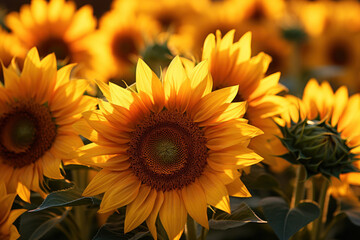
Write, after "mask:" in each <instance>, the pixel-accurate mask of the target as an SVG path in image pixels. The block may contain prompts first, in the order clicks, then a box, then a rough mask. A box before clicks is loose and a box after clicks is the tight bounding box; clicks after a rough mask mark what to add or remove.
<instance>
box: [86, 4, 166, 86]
mask: <svg viewBox="0 0 360 240" xmlns="http://www.w3.org/2000/svg"><path fill="white" fill-rule="evenodd" d="M159 32H160V27H159V26H158V25H157V23H156V22H154V21H153V20H152V19H150V18H148V17H146V16H136V15H135V14H133V13H132V12H123V11H120V10H118V9H116V8H114V9H112V10H111V11H110V12H108V13H107V14H105V15H104V16H103V17H102V18H101V19H100V27H99V30H98V31H97V32H96V33H95V34H94V36H93V38H94V42H97V47H96V48H94V49H93V50H92V51H93V52H94V53H95V54H94V55H96V56H97V57H96V65H97V67H96V68H97V69H99V70H98V71H97V72H99V73H100V72H101V75H99V77H98V79H99V78H100V79H102V80H103V81H105V82H107V81H109V80H110V79H120V80H123V79H125V80H129V79H130V81H131V77H132V76H133V75H134V74H133V73H134V68H135V65H136V59H138V58H139V56H140V54H141V53H142V51H144V49H145V47H146V46H147V45H148V43H149V42H151V41H152V40H153V39H155V36H156V34H158V33H159Z"/></svg>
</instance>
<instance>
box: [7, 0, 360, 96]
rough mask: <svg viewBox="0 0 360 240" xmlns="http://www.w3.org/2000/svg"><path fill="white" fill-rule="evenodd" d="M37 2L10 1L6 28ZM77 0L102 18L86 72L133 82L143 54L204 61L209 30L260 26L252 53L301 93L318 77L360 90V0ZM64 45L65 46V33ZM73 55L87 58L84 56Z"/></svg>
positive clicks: (159, 60) (163, 61)
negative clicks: (261, 55)
mask: <svg viewBox="0 0 360 240" xmlns="http://www.w3.org/2000/svg"><path fill="white" fill-rule="evenodd" d="M29 3H30V1H25V0H19V1H12V0H2V1H1V3H0V8H1V15H0V16H1V19H2V25H3V28H4V29H6V30H7V31H8V32H9V33H11V32H12V31H13V30H14V28H16V26H10V27H9V26H7V24H6V20H5V18H6V15H7V14H8V13H10V12H14V11H15V12H19V11H20V9H21V6H23V5H24V4H29ZM75 3H76V8H77V9H80V8H81V7H83V6H86V5H90V6H91V8H92V9H93V15H94V17H95V18H96V25H95V27H94V28H93V29H92V31H89V32H88V33H87V35H89V36H90V37H89V39H92V40H89V41H88V42H89V43H88V44H83V45H84V48H85V47H86V48H87V49H82V50H81V51H82V52H87V57H86V58H84V59H86V60H84V61H86V62H91V63H85V64H83V66H85V67H84V68H86V69H85V70H86V71H80V72H82V73H83V75H84V74H85V73H86V74H85V76H87V77H89V78H100V79H102V80H104V81H113V82H116V83H118V84H120V85H121V84H123V83H124V81H125V82H126V83H127V84H131V83H132V82H133V81H134V79H133V78H134V77H133V76H134V66H135V63H136V61H137V58H138V57H142V58H144V59H145V60H149V62H151V63H150V65H152V68H153V70H154V71H155V72H158V71H159V65H160V66H161V67H162V68H164V67H166V65H167V64H168V62H169V59H171V57H172V56H174V55H176V54H180V55H182V56H186V57H188V58H190V59H195V60H197V61H200V60H201V49H202V46H203V43H204V40H205V38H206V36H207V35H208V34H209V33H215V31H216V29H219V30H220V31H221V33H222V35H225V33H226V32H228V31H229V30H231V29H235V30H236V34H235V39H234V41H237V40H238V39H239V38H240V37H241V36H242V35H243V34H244V33H246V32H247V31H251V32H252V55H256V54H257V53H259V52H261V51H263V52H265V53H267V54H269V55H270V56H271V57H272V62H271V63H270V66H269V70H268V74H270V73H274V72H277V71H280V72H281V75H282V77H281V83H283V84H284V85H286V86H287V87H288V88H289V90H290V91H291V92H292V93H293V94H295V95H298V96H300V95H301V93H302V92H301V91H302V89H303V87H304V85H305V84H306V82H307V81H308V80H309V79H310V78H317V79H318V80H319V81H322V80H327V81H329V82H330V83H331V85H332V86H333V87H334V88H335V89H336V88H338V87H339V86H341V85H346V86H348V88H349V91H350V93H355V92H359V91H360V17H359V16H360V2H359V1H355V0H354V1H351V0H348V1H325V0H324V1H296V0H292V1H290V0H289V1H284V0H273V1H266V0H247V1H245V0H228V1H210V0H199V1H189V0H171V1H167V0H134V1H126V0H117V1H115V0H114V1H111V0H103V1H96V0H76V1H75ZM20 15H21V14H20ZM20 19H21V18H20ZM84 22H86V19H85V20H84ZM23 24H25V25H26V23H23ZM40 27H41V26H40ZM94 36H95V37H94ZM52 39H54V38H53V37H52ZM23 41H24V40H23ZM72 41H73V40H72ZM91 42H92V43H91ZM94 42H96V44H94ZM49 44H50V46H49ZM51 44H52V43H47V44H45V45H46V46H47V49H54V46H51ZM56 44H57V45H56V47H57V48H58V44H59V41H58V40H57V41H56ZM34 45H41V44H40V43H38V44H37V43H34ZM43 45H44V44H42V46H43ZM25 48H29V46H26V47H25ZM38 48H39V46H38ZM3 55H4V54H3ZM17 55H18V56H19V57H20V56H21V55H24V54H23V53H22V54H19V53H18V54H17ZM57 55H61V54H57ZM4 58H5V57H2V61H3V62H5V63H6V60H4ZM70 59H72V60H73V59H77V61H80V62H81V61H82V59H81V58H77V57H74V58H71V57H70ZM84 72H85V73H84Z"/></svg>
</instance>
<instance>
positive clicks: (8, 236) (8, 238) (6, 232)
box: [0, 182, 26, 240]
mask: <svg viewBox="0 0 360 240" xmlns="http://www.w3.org/2000/svg"><path fill="white" fill-rule="evenodd" d="M15 197H16V194H15V193H12V194H7V192H6V186H5V183H4V182H2V183H0V239H3V240H16V239H18V238H19V237H20V235H19V232H18V230H17V229H16V227H15V226H14V225H13V223H14V222H15V220H16V219H17V218H18V217H19V216H20V215H21V214H23V213H24V212H25V211H26V210H25V209H16V210H12V211H11V207H12V205H13V202H14V199H15Z"/></svg>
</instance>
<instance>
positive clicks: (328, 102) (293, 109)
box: [277, 79, 360, 196]
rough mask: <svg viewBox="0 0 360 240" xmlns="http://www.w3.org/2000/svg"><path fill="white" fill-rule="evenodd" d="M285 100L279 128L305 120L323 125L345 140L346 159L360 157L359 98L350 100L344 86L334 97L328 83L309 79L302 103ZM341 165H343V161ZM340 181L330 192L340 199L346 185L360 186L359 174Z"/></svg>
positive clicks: (346, 189)
mask: <svg viewBox="0 0 360 240" xmlns="http://www.w3.org/2000/svg"><path fill="white" fill-rule="evenodd" d="M287 99H288V100H289V103H290V104H289V106H290V109H289V111H286V112H284V113H283V114H282V118H281V119H277V122H278V123H279V124H280V125H281V126H284V125H285V124H287V125H288V126H291V121H292V122H293V123H295V124H296V123H298V122H301V121H303V120H304V119H306V120H310V121H313V122H323V121H324V122H326V124H327V125H328V128H329V129H330V128H331V129H332V130H331V131H332V132H334V133H338V134H339V135H340V137H341V139H343V140H344V143H345V148H344V149H346V148H348V149H350V152H349V153H348V154H351V155H349V156H350V157H351V156H352V158H353V159H355V160H356V159H357V156H359V154H360V126H359V120H360V113H359V111H357V109H359V107H360V94H355V95H352V96H351V97H349V96H348V90H347V88H346V87H345V86H342V87H340V88H339V89H338V90H337V91H336V92H335V93H334V92H333V90H332V88H331V87H330V84H329V83H328V82H326V81H324V82H322V83H321V85H319V84H318V82H317V81H316V80H315V79H311V80H310V81H309V82H308V83H307V85H306V87H305V89H304V93H303V97H302V99H298V98H297V97H293V96H288V97H287ZM299 115H300V116H299ZM342 161H343V162H345V160H344V159H343V160H342ZM330 165H333V164H330ZM353 165H354V166H355V167H357V168H359V167H360V162H359V161H355V162H353ZM338 170H339V171H343V170H344V171H345V170H346V169H345V168H344V169H338ZM334 179H335V178H333V180H332V182H334ZM340 179H341V181H342V183H339V182H338V181H335V183H334V185H333V189H332V192H333V194H334V195H335V196H342V195H343V194H344V192H346V193H348V194H350V193H349V192H351V191H349V184H352V185H360V181H359V179H360V173H356V172H350V173H342V174H340ZM344 184H345V185H344ZM337 188H339V189H337ZM340 188H341V189H340Z"/></svg>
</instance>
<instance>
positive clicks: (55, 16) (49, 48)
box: [5, 0, 96, 76]
mask: <svg viewBox="0 0 360 240" xmlns="http://www.w3.org/2000/svg"><path fill="white" fill-rule="evenodd" d="M5 21H6V25H7V26H8V27H9V28H10V29H11V31H12V32H13V33H14V35H15V36H16V37H17V38H18V39H19V40H20V41H21V42H22V43H23V45H24V46H25V47H26V48H27V49H28V50H29V49H30V48H32V47H37V49H38V51H39V54H40V57H45V56H46V55H48V54H50V53H52V52H54V53H55V54H56V57H57V60H58V61H59V64H60V65H61V66H63V65H65V64H68V63H78V67H77V73H78V74H79V75H78V76H85V75H87V74H89V73H90V72H91V73H92V71H93V65H92V64H93V63H92V56H91V54H90V50H89V49H90V47H93V46H91V45H92V43H91V42H89V41H90V39H89V38H87V37H88V36H90V34H91V33H92V32H93V31H94V30H95V27H96V19H95V17H94V16H93V15H92V7H91V6H89V5H86V6H83V7H82V8H80V9H79V10H76V7H75V3H74V2H72V1H68V2H66V1H65V0H51V1H49V2H47V1H45V0H33V1H31V4H30V5H23V6H22V7H21V10H20V12H19V13H18V12H12V13H9V14H8V15H7V16H6V19H5Z"/></svg>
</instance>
